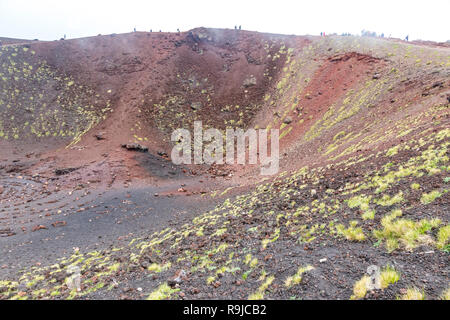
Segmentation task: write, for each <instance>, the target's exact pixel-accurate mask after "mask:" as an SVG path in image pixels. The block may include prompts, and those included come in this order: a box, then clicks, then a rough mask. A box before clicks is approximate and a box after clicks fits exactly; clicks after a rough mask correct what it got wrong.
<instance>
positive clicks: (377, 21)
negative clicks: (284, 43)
mask: <svg viewBox="0 0 450 320" xmlns="http://www.w3.org/2000/svg"><path fill="white" fill-rule="evenodd" d="M449 13H450V0H423V1H418V0H373V1H367V0H334V1H333V0H328V1H325V0H310V1H300V0H297V1H294V0H290V1H288V0H269V1H266V0H259V1H245V0H221V1H217V0H180V1H174V0H173V1H170V0H159V1H155V0H147V1H145V0H142V1H139V0H123V1H115V0H73V1H65V0H0V37H14V38H25V39H34V38H38V39H40V40H55V39H59V38H61V37H62V36H63V35H64V34H66V35H67V38H78V37H85V36H93V35H97V34H99V33H101V34H110V33H123V32H130V31H132V30H133V28H134V27H136V29H137V30H138V31H149V30H150V29H153V31H159V30H160V29H162V30H163V31H172V32H173V31H176V29H177V28H180V30H182V31H185V30H189V29H192V28H195V27H200V26H204V27H216V28H234V25H242V28H243V29H245V30H254V31H261V32H272V33H284V34H298V35H302V34H319V33H320V32H321V31H324V32H326V33H333V32H337V33H342V32H350V33H353V34H360V32H361V30H362V29H366V30H370V31H376V32H377V33H382V32H383V33H384V34H385V35H386V36H389V35H390V34H392V36H393V37H399V38H404V37H405V36H406V35H407V34H409V37H410V39H424V40H434V41H446V40H450V16H449Z"/></svg>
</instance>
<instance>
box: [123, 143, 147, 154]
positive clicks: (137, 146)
mask: <svg viewBox="0 0 450 320" xmlns="http://www.w3.org/2000/svg"><path fill="white" fill-rule="evenodd" d="M122 148H125V149H127V150H130V151H139V152H147V151H148V147H146V146H142V145H140V144H139V143H124V144H122Z"/></svg>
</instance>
